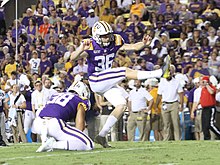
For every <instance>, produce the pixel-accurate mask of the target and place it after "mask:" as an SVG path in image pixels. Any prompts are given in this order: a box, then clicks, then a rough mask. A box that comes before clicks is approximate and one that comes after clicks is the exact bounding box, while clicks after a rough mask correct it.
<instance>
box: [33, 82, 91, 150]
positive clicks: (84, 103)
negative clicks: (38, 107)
mask: <svg viewBox="0 0 220 165" xmlns="http://www.w3.org/2000/svg"><path fill="white" fill-rule="evenodd" d="M76 93H77V94H76ZM89 95H90V93H89V89H88V87H87V86H86V85H85V84H84V83H82V82H77V83H75V84H73V85H72V86H70V88H69V89H68V92H65V93H57V94H54V95H52V97H51V99H50V100H49V102H47V104H46V106H45V107H44V108H43V109H42V111H41V112H40V114H39V117H37V118H36V119H35V120H34V123H33V126H32V132H33V133H37V134H39V135H40V136H41V140H42V145H41V146H40V147H39V148H38V149H37V151H36V152H44V151H46V152H49V151H53V149H61V150H92V149H93V148H94V143H93V141H92V140H91V139H90V138H89V137H88V136H87V135H86V134H84V133H83V132H82V131H83V130H84V128H85V111H87V110H88V109H89V101H88V98H89ZM72 119H75V123H76V127H71V126H69V125H68V124H67V123H66V122H67V121H70V120H72Z"/></svg>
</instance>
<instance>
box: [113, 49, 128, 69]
mask: <svg viewBox="0 0 220 165" xmlns="http://www.w3.org/2000/svg"><path fill="white" fill-rule="evenodd" d="M116 61H117V62H118V64H119V66H120V67H131V66H132V62H131V59H130V58H129V57H128V56H126V52H125V51H119V52H118V57H117V60H116Z"/></svg>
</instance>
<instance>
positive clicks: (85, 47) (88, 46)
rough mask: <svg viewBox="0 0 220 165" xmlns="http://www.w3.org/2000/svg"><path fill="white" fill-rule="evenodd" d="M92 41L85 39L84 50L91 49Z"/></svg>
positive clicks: (83, 42)
mask: <svg viewBox="0 0 220 165" xmlns="http://www.w3.org/2000/svg"><path fill="white" fill-rule="evenodd" d="M91 42H92V41H91V40H90V39H85V40H83V41H82V46H83V50H88V49H89V48H90V43H91Z"/></svg>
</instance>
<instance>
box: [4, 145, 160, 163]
mask: <svg viewBox="0 0 220 165" xmlns="http://www.w3.org/2000/svg"><path fill="white" fill-rule="evenodd" d="M158 148H162V147H145V148H127V149H109V150H108V149H106V150H102V151H95V150H93V151H85V152H78V153H77V152H74V153H64V154H61V153H59V154H46V153H47V152H45V155H39V156H37V154H38V153H36V155H33V156H20V157H13V158H3V159H2V158H0V161H9V160H17V159H33V158H44V157H53V156H56V157H57V156H68V155H73V154H74V155H86V154H97V153H108V152H120V151H134V150H145V149H158ZM70 152H71V151H70ZM51 153H52V152H51Z"/></svg>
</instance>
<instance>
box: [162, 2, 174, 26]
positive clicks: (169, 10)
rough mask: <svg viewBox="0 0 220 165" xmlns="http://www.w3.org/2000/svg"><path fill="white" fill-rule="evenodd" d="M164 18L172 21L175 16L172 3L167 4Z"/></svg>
mask: <svg viewBox="0 0 220 165" xmlns="http://www.w3.org/2000/svg"><path fill="white" fill-rule="evenodd" d="M164 18H165V21H166V22H167V21H170V20H172V19H173V18H174V13H173V12H172V6H171V5H167V6H166V11H165V12H164Z"/></svg>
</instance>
